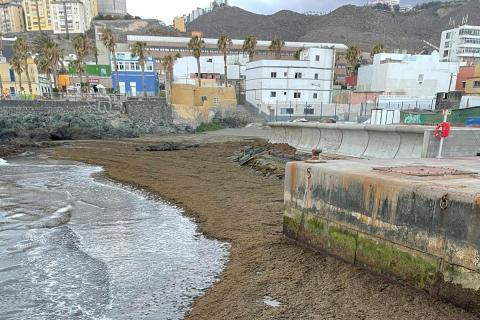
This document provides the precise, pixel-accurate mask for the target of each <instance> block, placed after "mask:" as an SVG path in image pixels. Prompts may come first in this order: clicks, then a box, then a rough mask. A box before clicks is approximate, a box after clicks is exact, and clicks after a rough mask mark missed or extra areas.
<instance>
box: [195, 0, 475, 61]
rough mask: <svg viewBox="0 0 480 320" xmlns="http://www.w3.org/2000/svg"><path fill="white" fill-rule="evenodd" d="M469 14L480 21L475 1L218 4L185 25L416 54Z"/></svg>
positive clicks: (209, 33)
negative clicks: (263, 11) (321, 11)
mask: <svg viewBox="0 0 480 320" xmlns="http://www.w3.org/2000/svg"><path fill="white" fill-rule="evenodd" d="M466 15H468V16H469V20H468V23H469V24H473V25H480V2H479V1H476V0H475V1H465V2H447V3H434V4H431V5H427V6H425V8H424V9H420V10H416V11H413V12H409V13H391V12H384V11H380V10H376V9H373V8H369V7H358V6H353V5H347V6H342V7H340V8H338V9H337V10H335V11H332V12H331V13H329V14H327V15H323V16H306V15H303V14H299V13H295V12H292V11H280V12H277V13H275V14H273V15H260V14H255V13H252V12H248V11H246V10H243V9H240V8H237V7H220V8H217V9H215V10H214V11H212V12H210V13H208V14H205V15H203V16H201V17H199V18H198V19H196V20H195V21H193V22H192V23H190V24H189V25H188V30H189V31H193V30H195V31H202V32H203V33H204V34H205V36H206V37H218V36H219V35H220V34H221V33H227V34H229V35H231V36H232V37H233V38H240V39H242V38H244V37H245V36H246V35H250V34H252V35H255V36H257V38H259V39H262V40H269V39H272V38H274V37H279V38H282V39H284V40H287V41H313V42H340V43H345V44H347V45H351V44H358V45H360V46H361V47H363V48H364V49H365V50H369V49H370V48H371V47H372V45H373V44H374V43H377V42H382V43H384V44H385V45H386V47H387V48H389V49H407V50H409V51H410V52H418V51H421V49H422V48H423V47H424V46H425V43H424V42H423V40H426V41H429V42H431V43H433V44H435V45H439V44H440V34H441V31H442V30H445V29H448V28H450V26H449V23H450V21H455V22H456V24H457V25H458V24H459V23H460V22H461V21H462V18H463V17H464V16H466Z"/></svg>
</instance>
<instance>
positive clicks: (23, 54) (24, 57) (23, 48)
mask: <svg viewBox="0 0 480 320" xmlns="http://www.w3.org/2000/svg"><path fill="white" fill-rule="evenodd" d="M13 55H14V56H17V57H18V58H19V59H20V60H21V61H22V63H23V66H24V71H25V75H26V76H27V82H28V91H29V92H30V94H33V92H32V91H33V90H32V81H31V80H30V70H29V68H28V59H30V58H31V57H30V45H29V44H28V42H27V41H26V40H25V39H24V38H22V37H18V38H17V40H15V42H14V43H13Z"/></svg>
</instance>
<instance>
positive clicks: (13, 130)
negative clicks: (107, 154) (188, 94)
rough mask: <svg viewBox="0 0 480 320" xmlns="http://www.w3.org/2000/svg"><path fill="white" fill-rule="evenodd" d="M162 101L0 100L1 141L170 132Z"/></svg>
mask: <svg viewBox="0 0 480 320" xmlns="http://www.w3.org/2000/svg"><path fill="white" fill-rule="evenodd" d="M172 123H173V120H172V110H171V107H170V106H168V105H167V104H166V103H165V101H164V100H160V99H149V100H144V101H142V100H127V101H123V102H113V101H109V100H104V101H0V140H3V141H5V140H14V139H23V140H34V141H35V140H49V139H53V140H70V139H95V138H121V137H134V136H138V135H140V134H147V133H157V132H171V130H173V125H172Z"/></svg>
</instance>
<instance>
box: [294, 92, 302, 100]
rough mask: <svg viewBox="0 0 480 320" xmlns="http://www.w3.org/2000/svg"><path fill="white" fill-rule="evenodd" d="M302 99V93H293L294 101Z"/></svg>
mask: <svg viewBox="0 0 480 320" xmlns="http://www.w3.org/2000/svg"><path fill="white" fill-rule="evenodd" d="M300 97H301V93H300V92H294V93H293V98H294V99H300Z"/></svg>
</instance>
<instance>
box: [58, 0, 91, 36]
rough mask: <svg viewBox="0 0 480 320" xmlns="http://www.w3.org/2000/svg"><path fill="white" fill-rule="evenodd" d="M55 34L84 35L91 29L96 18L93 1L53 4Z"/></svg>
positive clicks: (71, 0)
mask: <svg viewBox="0 0 480 320" xmlns="http://www.w3.org/2000/svg"><path fill="white" fill-rule="evenodd" d="M51 8H52V19H53V32H54V33H55V34H61V33H66V32H67V27H68V32H69V33H84V32H86V31H87V30H88V29H90V24H91V22H92V19H93V17H94V15H93V14H94V13H93V12H92V3H91V0H55V1H54V2H53V3H52V7H51Z"/></svg>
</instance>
